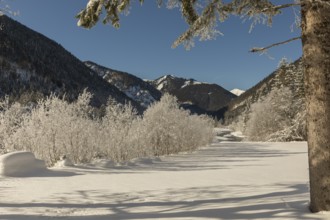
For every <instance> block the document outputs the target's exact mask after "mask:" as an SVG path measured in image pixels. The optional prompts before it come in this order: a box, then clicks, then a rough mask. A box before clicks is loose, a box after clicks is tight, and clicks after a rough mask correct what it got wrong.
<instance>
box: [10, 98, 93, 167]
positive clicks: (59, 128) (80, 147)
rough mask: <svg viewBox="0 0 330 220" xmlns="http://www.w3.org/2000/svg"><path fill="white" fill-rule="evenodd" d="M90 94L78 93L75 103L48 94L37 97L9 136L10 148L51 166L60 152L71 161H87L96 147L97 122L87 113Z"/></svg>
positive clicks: (57, 158)
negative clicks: (43, 96) (26, 151)
mask: <svg viewBox="0 0 330 220" xmlns="http://www.w3.org/2000/svg"><path fill="white" fill-rule="evenodd" d="M90 98H91V95H90V94H89V93H87V92H84V93H83V94H81V95H80V96H79V98H78V100H77V101H76V102H74V103H71V104H69V103H67V102H66V101H64V100H63V99H59V98H57V97H55V96H50V97H49V98H47V99H44V100H40V101H39V102H38V104H37V106H36V108H34V109H33V110H32V111H31V113H30V114H29V115H26V116H25V117H24V119H23V122H22V126H21V127H20V128H18V129H17V131H16V132H15V133H14V134H13V135H12V136H11V137H10V138H9V139H10V142H11V144H10V145H9V146H8V148H10V150H28V151H31V152H34V153H35V154H36V156H37V157H39V158H42V159H44V160H45V161H46V162H47V164H48V165H53V164H54V163H55V162H56V161H57V160H59V159H60V157H61V156H63V155H69V156H70V158H71V159H72V160H73V161H74V162H76V163H77V162H88V161H90V160H91V159H92V158H93V156H94V152H95V151H96V149H97V146H96V144H95V142H94V140H93V139H94V135H96V134H97V127H98V123H97V121H96V120H93V118H91V116H90V115H89V113H90V110H91V109H90V107H89V105H88V104H89V101H90Z"/></svg>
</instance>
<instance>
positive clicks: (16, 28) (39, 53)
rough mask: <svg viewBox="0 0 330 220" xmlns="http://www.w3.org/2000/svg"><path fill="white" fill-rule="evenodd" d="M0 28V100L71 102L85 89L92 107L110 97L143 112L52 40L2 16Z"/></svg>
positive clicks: (137, 105) (0, 17)
mask: <svg viewBox="0 0 330 220" xmlns="http://www.w3.org/2000/svg"><path fill="white" fill-rule="evenodd" d="M0 27H1V31H0V39H1V40H0V97H3V96H5V95H9V96H10V98H11V100H15V101H19V102H21V103H28V102H31V101H32V102H36V101H37V100H38V99H40V98H42V97H45V96H48V95H50V94H51V93H54V94H56V95H59V96H64V94H65V97H66V98H67V99H68V101H73V100H75V99H76V98H77V97H78V95H79V93H81V92H82V91H83V90H84V89H85V88H87V90H88V91H89V92H91V93H92V94H93V95H94V96H93V99H92V103H91V104H92V105H93V106H97V107H99V106H101V105H102V104H105V103H106V102H107V100H108V98H109V97H110V96H111V97H113V98H114V99H116V100H117V101H118V102H119V103H125V102H128V101H130V102H132V105H133V106H134V107H136V108H137V109H138V110H140V111H141V110H142V108H141V106H140V105H139V104H137V103H136V102H135V101H133V100H132V99H130V98H129V97H127V96H126V95H125V94H124V93H122V92H121V91H120V90H119V89H117V88H116V87H115V86H112V85H111V84H109V83H107V82H106V81H105V80H103V79H102V78H101V77H99V76H98V75H97V74H95V73H94V72H93V71H91V70H90V69H89V68H88V67H86V66H85V64H84V63H82V62H81V61H80V60H78V59H77V58H76V57H74V56H73V55H72V54H71V53H70V52H68V51H66V50H65V49H64V48H63V47H62V46H61V45H59V44H58V43H56V42H55V41H53V40H51V39H49V38H47V37H45V36H43V35H42V34H39V33H37V32H35V31H33V30H31V29H29V28H28V27H26V26H24V25H22V24H20V23H18V22H16V21H14V20H13V19H11V18H9V17H7V16H5V15H2V16H0Z"/></svg>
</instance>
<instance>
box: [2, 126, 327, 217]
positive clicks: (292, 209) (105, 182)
mask: <svg viewBox="0 0 330 220" xmlns="http://www.w3.org/2000/svg"><path fill="white" fill-rule="evenodd" d="M217 132H219V133H221V131H219V130H218V131H217ZM221 135H227V137H231V136H230V135H231V133H228V130H226V131H225V132H224V134H221ZM219 140H220V141H219ZM218 141H219V142H218ZM218 141H217V143H214V144H212V145H210V146H207V147H204V148H202V149H200V150H198V151H196V152H193V153H185V154H179V155H172V156H167V157H161V158H153V159H150V158H142V159H135V160H133V161H132V162H130V163H127V164H122V165H120V166H118V165H114V164H113V163H110V162H109V163H107V161H104V160H103V161H102V160H99V161H95V162H94V163H93V164H90V165H84V166H78V165H76V166H74V167H60V168H59V167H57V168H52V169H50V171H52V173H48V174H47V175H44V176H42V175H40V176H39V177H25V178H12V177H10V178H8V177H0V189H1V191H0V196H1V199H0V219H10V220H14V219H19V220H20V219H69V220H70V219H72V220H76V219H83V220H87V219H90V220H94V219H95V220H106V219H164V220H165V219H185V220H188V219H283V220H288V219H330V215H329V214H311V213H309V211H308V202H309V190H308V168H307V166H308V164H307V145H306V143H305V142H300V143H253V142H249V143H248V142H229V141H224V139H221V138H218Z"/></svg>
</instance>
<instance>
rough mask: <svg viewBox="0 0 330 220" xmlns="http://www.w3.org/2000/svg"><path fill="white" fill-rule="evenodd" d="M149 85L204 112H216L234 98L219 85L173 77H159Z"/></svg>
mask: <svg viewBox="0 0 330 220" xmlns="http://www.w3.org/2000/svg"><path fill="white" fill-rule="evenodd" d="M151 84H153V85H154V86H155V88H157V89H158V90H160V91H161V92H162V93H165V92H167V93H170V94H172V95H174V96H176V97H177V98H178V100H179V102H181V103H185V104H190V105H194V106H196V107H198V108H200V109H202V110H204V111H217V110H219V109H221V108H222V107H224V106H226V105H227V104H228V103H229V101H231V100H232V99H233V98H235V97H236V95H234V94H232V93H231V92H229V91H227V90H226V89H224V88H222V87H221V86H219V85H216V84H208V83H201V82H197V81H196V80H194V79H184V78H179V77H175V76H173V75H166V76H163V77H160V78H158V79H156V80H154V81H151Z"/></svg>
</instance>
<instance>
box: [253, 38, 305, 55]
mask: <svg viewBox="0 0 330 220" xmlns="http://www.w3.org/2000/svg"><path fill="white" fill-rule="evenodd" d="M299 39H301V36H299V37H294V38H291V39H289V40H286V41H282V42H278V43H275V44H271V45H269V46H267V47H254V48H252V49H251V50H250V52H252V53H256V52H263V51H266V50H268V49H269V48H272V47H275V46H279V45H282V44H287V43H289V42H291V41H295V40H299Z"/></svg>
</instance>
